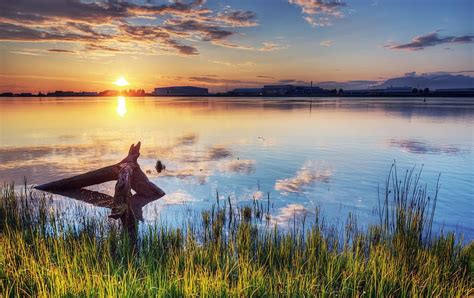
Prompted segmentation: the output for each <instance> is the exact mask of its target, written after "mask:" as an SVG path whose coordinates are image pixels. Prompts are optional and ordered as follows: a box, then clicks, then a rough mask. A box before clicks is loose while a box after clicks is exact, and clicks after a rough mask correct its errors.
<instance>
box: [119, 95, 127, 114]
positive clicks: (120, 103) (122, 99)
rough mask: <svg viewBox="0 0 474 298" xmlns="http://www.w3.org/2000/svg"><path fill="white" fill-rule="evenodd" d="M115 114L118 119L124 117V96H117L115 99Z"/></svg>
mask: <svg viewBox="0 0 474 298" xmlns="http://www.w3.org/2000/svg"><path fill="white" fill-rule="evenodd" d="M116 111H117V114H118V115H119V116H120V117H123V116H125V114H126V113H127V100H126V99H125V97H124V96H119V97H117V109H116Z"/></svg>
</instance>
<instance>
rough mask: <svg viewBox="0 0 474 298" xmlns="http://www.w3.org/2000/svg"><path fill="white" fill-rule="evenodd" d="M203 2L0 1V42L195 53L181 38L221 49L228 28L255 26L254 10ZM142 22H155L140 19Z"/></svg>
mask: <svg viewBox="0 0 474 298" xmlns="http://www.w3.org/2000/svg"><path fill="white" fill-rule="evenodd" d="M204 3H205V1H203V0H195V1H171V2H170V3H167V4H162V5H154V3H153V2H152V1H148V2H146V4H136V3H133V2H130V1H118V0H108V1H91V2H86V1H81V0H49V1H41V2H39V1H36V0H18V1H2V2H0V40H7V41H38V42H49V41H54V42H74V43H79V44H82V45H84V49H86V50H88V51H107V52H116V53H119V52H123V53H131V52H134V53H135V52H138V53H159V52H160V51H161V52H171V53H177V54H181V55H197V54H198V50H197V48H196V47H194V46H192V45H186V44H184V43H183V39H185V38H186V39H187V38H190V37H197V38H199V39H201V40H203V41H209V42H213V43H215V44H218V45H220V44H224V42H223V40H225V39H226V38H228V37H230V36H232V35H234V31H232V30H229V29H227V28H232V27H249V26H255V25H257V22H256V14H255V13H253V12H251V11H241V10H232V9H230V8H225V9H224V10H223V11H213V10H210V9H208V8H205V7H203V4H204ZM143 18H146V19H152V20H154V22H152V21H150V22H145V24H144V22H138V21H137V19H143ZM155 21H156V22H155ZM218 41H219V42H218ZM112 45H113V46H112Z"/></svg>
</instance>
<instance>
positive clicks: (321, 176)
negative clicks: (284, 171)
mask: <svg viewBox="0 0 474 298" xmlns="http://www.w3.org/2000/svg"><path fill="white" fill-rule="evenodd" d="M331 176H332V173H331V171H330V170H329V169H324V170H319V169H317V168H316V166H315V165H314V164H313V163H311V162H306V163H305V164H304V165H303V166H302V167H301V168H300V169H299V170H298V172H297V173H296V175H295V176H293V177H291V178H285V179H279V180H277V181H276V182H275V190H278V191H279V192H280V193H282V194H288V193H300V192H301V191H302V190H303V188H304V187H307V186H309V185H311V184H313V183H315V182H317V181H319V182H325V183H327V182H329V179H330V177H331Z"/></svg>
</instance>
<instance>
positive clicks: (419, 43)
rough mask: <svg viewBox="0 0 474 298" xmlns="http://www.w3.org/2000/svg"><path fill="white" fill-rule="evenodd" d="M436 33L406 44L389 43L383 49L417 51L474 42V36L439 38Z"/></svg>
mask: <svg viewBox="0 0 474 298" xmlns="http://www.w3.org/2000/svg"><path fill="white" fill-rule="evenodd" d="M438 32H439V30H438V31H435V32H431V33H428V34H426V35H420V36H416V37H414V38H413V39H412V40H411V41H410V42H408V43H390V44H387V45H385V46H384V47H386V48H389V49H391V50H407V51H419V50H423V49H425V48H427V47H434V46H437V45H441V44H465V43H472V42H474V35H462V36H444V37H443V36H440V35H439V34H438Z"/></svg>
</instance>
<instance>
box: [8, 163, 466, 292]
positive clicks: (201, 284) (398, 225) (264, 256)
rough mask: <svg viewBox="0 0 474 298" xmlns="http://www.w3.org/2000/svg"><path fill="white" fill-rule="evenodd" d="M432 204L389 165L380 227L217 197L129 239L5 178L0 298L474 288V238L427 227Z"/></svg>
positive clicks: (109, 224)
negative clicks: (273, 221) (273, 214)
mask: <svg viewBox="0 0 474 298" xmlns="http://www.w3.org/2000/svg"><path fill="white" fill-rule="evenodd" d="M436 200H437V196H436V195H435V196H434V197H433V198H428V196H427V192H426V188H425V186H422V185H420V183H419V174H416V175H415V174H414V173H413V171H408V172H407V173H406V175H405V176H404V179H401V180H399V178H398V177H397V173H396V169H395V168H392V170H391V171H390V175H389V178H388V179H387V185H386V191H385V193H384V194H383V195H381V197H380V202H379V206H378V213H379V215H380V223H379V224H377V225H372V226H369V227H368V228H365V229H361V228H358V227H357V225H356V218H354V217H352V216H350V217H349V219H348V220H347V223H346V225H345V228H344V229H343V230H342V231H341V230H339V229H336V228H334V227H331V226H328V225H326V224H325V221H324V219H323V218H322V216H320V212H319V210H315V214H316V218H315V219H314V221H313V223H312V224H311V225H310V226H309V227H305V229H306V233H303V232H302V231H303V228H302V227H300V226H299V225H298V226H295V227H293V229H288V230H291V231H288V230H285V229H281V228H279V227H276V226H275V227H273V226H271V227H265V222H266V221H267V219H268V218H269V215H268V214H266V212H265V211H264V209H265V208H262V205H261V204H260V203H259V202H254V204H251V206H249V207H245V208H242V209H235V207H234V208H230V206H229V204H223V202H221V203H220V204H221V205H220V206H219V207H218V206H215V208H213V209H212V210H209V211H206V212H203V213H202V218H201V219H200V221H199V222H197V223H196V222H194V223H193V224H190V225H189V226H187V228H184V229H178V228H166V227H165V226H162V225H155V226H150V227H148V228H147V230H146V231H143V232H142V233H141V234H140V236H139V238H138V241H137V243H136V246H134V245H133V244H132V243H130V240H129V238H128V236H127V234H122V233H121V229H120V226H119V225H117V224H115V223H114V222H113V221H107V220H102V219H100V218H95V217H90V216H88V215H87V214H84V215H83V216H82V217H81V216H79V217H78V218H77V220H76V221H75V222H70V221H68V220H66V219H65V218H64V216H63V215H62V214H60V213H58V212H56V211H54V210H51V209H50V208H49V207H48V206H49V204H48V198H47V197H45V196H40V195H38V194H35V193H26V191H25V193H15V192H14V190H13V187H12V186H8V185H5V186H4V187H3V188H2V193H1V198H0V294H1V295H0V296H5V297H8V296H42V297H51V296H78V295H79V296H94V297H95V296H99V297H103V296H113V297H141V296H240V297H248V296H249V297H251V296H257V297H259V296H338V297H354V296H357V297H360V296H364V297H365V296H367V297H380V296H393V297H417V296H426V297H437V296H444V297H466V296H469V295H473V294H474V291H473V280H474V276H473V274H474V244H473V243H470V244H468V245H464V246H463V245H462V244H461V242H460V241H459V240H456V237H455V235H454V234H450V233H448V234H441V233H432V232H431V229H432V224H433V216H434V210H435V205H436ZM306 224H307V223H306ZM295 225H296V223H295Z"/></svg>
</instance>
